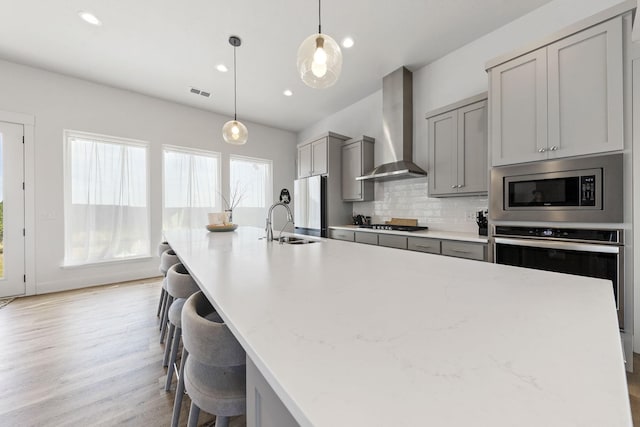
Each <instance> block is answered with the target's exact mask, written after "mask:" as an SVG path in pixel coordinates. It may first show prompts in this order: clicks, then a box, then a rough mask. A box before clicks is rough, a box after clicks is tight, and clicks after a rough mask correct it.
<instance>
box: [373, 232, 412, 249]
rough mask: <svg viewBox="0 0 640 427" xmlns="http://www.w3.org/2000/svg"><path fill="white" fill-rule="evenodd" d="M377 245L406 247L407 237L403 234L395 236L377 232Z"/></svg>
mask: <svg viewBox="0 0 640 427" xmlns="http://www.w3.org/2000/svg"><path fill="white" fill-rule="evenodd" d="M378 246H386V247H388V248H397V249H407V238H406V237H404V236H396V235H393V234H379V235H378Z"/></svg>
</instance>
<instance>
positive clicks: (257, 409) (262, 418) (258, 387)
mask: <svg viewBox="0 0 640 427" xmlns="http://www.w3.org/2000/svg"><path fill="white" fill-rule="evenodd" d="M299 425H300V424H298V423H297V422H296V420H295V419H294V418H293V416H292V415H291V413H290V412H289V410H288V409H287V408H286V407H285V406H284V404H283V403H282V401H281V400H280V398H279V397H278V395H277V394H276V393H275V392H274V391H273V389H272V388H271V386H270V385H269V383H267V381H266V380H265V379H264V377H263V376H262V374H261V373H260V371H259V370H258V368H257V367H256V366H255V365H254V364H253V362H252V361H251V359H249V357H248V356H247V427H298V426H299Z"/></svg>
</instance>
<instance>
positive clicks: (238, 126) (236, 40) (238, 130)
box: [222, 36, 249, 145]
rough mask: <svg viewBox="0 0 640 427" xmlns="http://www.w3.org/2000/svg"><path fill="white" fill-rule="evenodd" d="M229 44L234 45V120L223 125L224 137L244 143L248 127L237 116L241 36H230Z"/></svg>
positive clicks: (247, 136) (234, 141)
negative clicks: (238, 51) (237, 62)
mask: <svg viewBox="0 0 640 427" xmlns="http://www.w3.org/2000/svg"><path fill="white" fill-rule="evenodd" d="M229 44H230V45H231V46H233V120H229V121H228V122H227V123H225V124H224V126H223V127H222V137H223V138H224V140H225V141H226V142H228V143H229V144H234V145H242V144H245V143H246V142H247V139H248V138H249V131H248V130H247V127H246V126H245V125H243V124H242V123H241V122H239V121H238V120H237V119H238V116H237V111H236V110H237V88H236V77H237V71H236V48H237V47H238V46H240V45H241V44H242V41H241V40H240V37H237V36H231V37H229Z"/></svg>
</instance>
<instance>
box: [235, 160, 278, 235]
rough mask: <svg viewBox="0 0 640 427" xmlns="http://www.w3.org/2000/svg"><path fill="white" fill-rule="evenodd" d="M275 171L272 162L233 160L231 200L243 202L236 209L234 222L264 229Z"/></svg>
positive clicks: (271, 196)
mask: <svg viewBox="0 0 640 427" xmlns="http://www.w3.org/2000/svg"><path fill="white" fill-rule="evenodd" d="M271 169H272V162H271V160H265V159H255V158H251V157H241V156H233V155H232V156H231V157H230V179H229V183H230V189H229V195H230V198H229V199H227V200H228V201H229V203H233V202H232V199H235V200H236V201H238V200H239V201H238V202H237V205H236V207H235V208H234V209H233V222H234V223H237V224H241V225H254V226H258V227H262V226H264V220H265V218H266V215H267V209H268V208H269V207H270V206H271V203H272V199H273V181H272V178H271ZM234 195H236V196H235V198H234ZM225 208H227V206H225Z"/></svg>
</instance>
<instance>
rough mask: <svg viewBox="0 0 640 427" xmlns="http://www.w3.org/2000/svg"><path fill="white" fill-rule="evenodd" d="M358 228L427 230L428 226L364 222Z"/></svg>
mask: <svg viewBox="0 0 640 427" xmlns="http://www.w3.org/2000/svg"><path fill="white" fill-rule="evenodd" d="M358 228H372V229H374V230H393V231H422V230H428V229H429V227H422V226H419V225H397V224H365V225H359V226H358Z"/></svg>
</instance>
